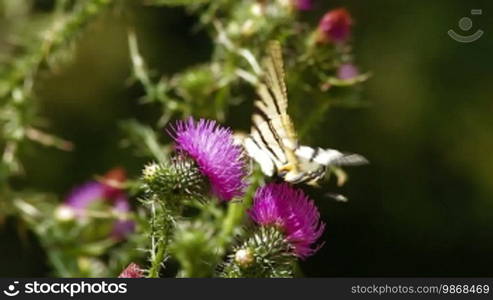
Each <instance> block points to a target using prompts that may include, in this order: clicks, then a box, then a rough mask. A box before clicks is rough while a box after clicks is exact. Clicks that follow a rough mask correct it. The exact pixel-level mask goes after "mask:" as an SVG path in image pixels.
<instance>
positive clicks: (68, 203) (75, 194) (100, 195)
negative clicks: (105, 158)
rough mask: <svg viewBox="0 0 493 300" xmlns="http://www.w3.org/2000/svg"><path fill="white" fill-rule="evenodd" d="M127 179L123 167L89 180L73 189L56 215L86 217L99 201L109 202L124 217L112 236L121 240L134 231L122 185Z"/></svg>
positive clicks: (116, 222) (114, 227)
mask: <svg viewBox="0 0 493 300" xmlns="http://www.w3.org/2000/svg"><path fill="white" fill-rule="evenodd" d="M124 180H125V172H124V171H123V169H120V168H115V169H112V170H110V171H109V172H108V173H106V175H105V176H104V177H103V178H102V179H101V180H100V181H89V182H86V183H84V184H82V185H80V186H78V187H76V188H74V189H73V190H72V192H71V193H70V194H69V195H68V197H67V198H66V199H65V202H64V203H63V204H62V205H61V206H60V207H59V209H57V210H56V211H55V214H56V217H57V218H58V219H59V220H61V221H63V220H66V219H67V220H68V219H69V216H72V217H73V216H75V217H77V218H84V217H86V214H87V210H88V208H89V207H90V206H91V205H92V204H93V203H97V202H99V201H101V202H107V203H108V204H110V205H111V207H112V209H113V210H114V211H115V212H116V213H117V214H119V215H121V216H122V217H118V218H117V220H116V221H115V223H114V226H113V231H112V233H111V237H112V238H114V239H116V240H120V239H122V238H123V237H125V236H126V235H127V234H129V233H131V232H133V231H134V227H135V224H134V222H133V221H131V220H128V219H126V217H124V215H125V214H126V213H128V212H129V211H130V204H129V202H128V198H127V195H126V194H125V192H124V190H123V189H121V187H120V185H121V183H122V182H123V181H124Z"/></svg>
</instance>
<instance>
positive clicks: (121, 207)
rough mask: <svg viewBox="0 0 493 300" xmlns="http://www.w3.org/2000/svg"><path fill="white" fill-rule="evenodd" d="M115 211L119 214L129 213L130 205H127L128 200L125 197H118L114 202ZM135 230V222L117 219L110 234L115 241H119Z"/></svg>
mask: <svg viewBox="0 0 493 300" xmlns="http://www.w3.org/2000/svg"><path fill="white" fill-rule="evenodd" d="M114 209H115V211H117V212H119V213H127V212H129V211H130V204H129V203H128V199H127V197H126V196H120V197H119V198H117V199H116V200H115V204H114ZM134 230H135V222H134V221H132V220H127V219H124V218H122V219H119V220H117V221H115V225H114V226H113V231H112V232H111V236H112V237H113V238H114V239H116V240H121V239H123V238H125V237H126V236H127V235H129V234H130V233H132V232H134Z"/></svg>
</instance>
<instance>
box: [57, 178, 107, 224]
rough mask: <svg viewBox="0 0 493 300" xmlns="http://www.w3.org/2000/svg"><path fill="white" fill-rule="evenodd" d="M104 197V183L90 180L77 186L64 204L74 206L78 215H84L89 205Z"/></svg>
mask: <svg viewBox="0 0 493 300" xmlns="http://www.w3.org/2000/svg"><path fill="white" fill-rule="evenodd" d="M104 198H105V188H104V185H103V184H102V183H100V182H98V181H89V182H86V183H84V184H82V185H80V186H78V187H75V188H74V189H73V190H72V191H71V192H70V194H69V195H68V197H67V199H66V200H65V203H64V204H65V205H67V206H68V207H70V208H72V209H73V210H74V212H75V214H76V215H77V216H78V217H83V216H84V211H85V209H86V208H87V207H88V206H90V205H91V204H92V203H94V202H96V201H101V200H103V199H104Z"/></svg>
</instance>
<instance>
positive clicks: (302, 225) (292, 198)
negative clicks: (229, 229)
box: [248, 183, 325, 258]
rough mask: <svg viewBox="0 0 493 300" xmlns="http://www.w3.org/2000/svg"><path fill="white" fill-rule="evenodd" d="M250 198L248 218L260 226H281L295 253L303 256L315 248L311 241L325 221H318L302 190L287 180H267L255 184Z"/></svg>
mask: <svg viewBox="0 0 493 300" xmlns="http://www.w3.org/2000/svg"><path fill="white" fill-rule="evenodd" d="M253 201H254V202H253V206H252V208H251V209H250V210H249V211H248V213H249V215H250V217H251V219H252V220H253V221H254V222H255V223H257V224H259V225H262V226H276V227H279V228H280V229H282V230H283V232H284V234H285V236H286V240H287V241H288V242H289V243H290V244H291V246H292V247H293V249H294V253H295V254H296V255H297V256H298V257H300V258H306V257H308V256H310V255H313V254H314V253H315V252H316V251H317V250H318V248H313V247H312V245H313V244H314V243H315V242H316V241H317V239H318V238H320V236H321V235H322V233H323V231H324V229H325V224H324V223H323V222H321V221H320V213H319V212H318V210H317V207H316V206H315V203H314V202H313V200H310V199H309V198H308V197H307V196H306V195H305V194H304V193H303V191H302V190H300V189H295V188H293V187H292V186H290V185H289V184H287V183H281V184H274V183H271V184H268V185H266V186H264V187H261V188H259V189H258V190H257V192H256V194H255V197H254V200H253Z"/></svg>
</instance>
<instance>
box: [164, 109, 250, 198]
mask: <svg viewBox="0 0 493 300" xmlns="http://www.w3.org/2000/svg"><path fill="white" fill-rule="evenodd" d="M170 135H171V136H172V137H173V138H174V140H175V141H176V149H177V150H178V151H179V152H180V153H181V155H182V156H183V155H184V154H186V157H188V158H191V160H186V161H184V162H186V163H189V164H190V166H196V168H198V172H200V174H202V175H203V176H204V177H205V178H206V179H207V182H208V183H209V185H208V186H209V187H210V192H211V193H212V194H213V195H215V196H216V197H217V198H219V199H220V200H221V201H230V200H231V199H233V198H234V197H239V196H242V195H243V194H244V191H245V188H246V185H247V184H246V181H245V177H246V174H247V172H246V171H247V170H246V162H245V160H244V154H243V150H242V148H241V147H240V146H238V145H235V143H234V139H233V133H232V131H231V129H229V128H225V127H222V126H219V125H218V124H217V123H216V122H215V121H210V120H204V119H201V120H199V121H198V122H195V121H194V119H193V118H189V119H188V120H186V121H181V122H178V123H177V124H176V126H175V127H174V128H172V130H171V131H170ZM192 162H193V164H192ZM193 180H195V178H193Z"/></svg>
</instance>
